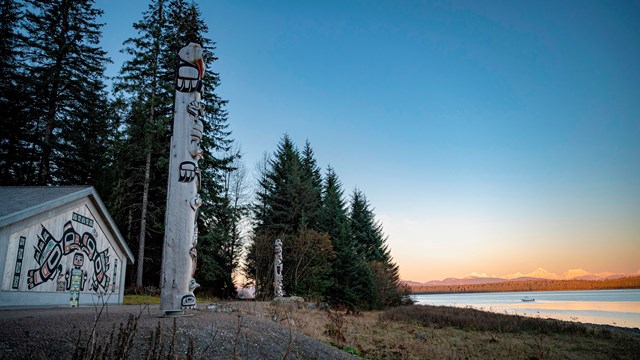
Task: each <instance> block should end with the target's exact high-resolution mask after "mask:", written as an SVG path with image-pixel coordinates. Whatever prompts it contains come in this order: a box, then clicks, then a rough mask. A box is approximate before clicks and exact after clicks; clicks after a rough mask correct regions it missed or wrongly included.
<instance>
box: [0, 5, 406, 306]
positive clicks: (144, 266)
mask: <svg viewBox="0 0 640 360" xmlns="http://www.w3.org/2000/svg"><path fill="white" fill-rule="evenodd" d="M0 10H1V13H0V121H1V124H0V125H1V126H2V137H1V138H0V185H3V186H6V185H22V186H24V185H93V186H95V187H96V189H97V191H98V193H99V194H100V196H101V197H102V199H103V200H104V201H105V203H106V205H107V207H108V209H109V211H110V213H111V215H112V217H113V218H114V220H115V221H116V223H117V225H118V227H119V229H120V232H121V233H122V234H123V236H124V237H125V240H126V242H127V244H128V245H129V247H130V248H131V249H132V251H133V252H134V253H135V254H137V261H136V264H135V265H134V266H135V268H132V269H129V271H128V272H127V273H128V277H129V279H128V280H127V283H129V284H131V285H132V286H133V287H135V288H143V287H146V286H158V284H159V279H160V271H161V259H162V242H163V238H164V217H165V210H166V197H167V182H168V164H169V150H170V149H169V146H170V139H171V135H172V125H173V106H174V96H175V91H174V89H173V81H174V74H175V71H176V54H177V52H178V51H179V49H180V48H182V47H183V46H185V45H187V44H188V43H190V42H196V43H200V44H201V45H202V46H203V48H204V49H205V56H204V59H205V65H206V69H207V71H206V72H205V78H204V93H203V94H202V101H203V103H204V104H205V113H206V115H205V119H204V121H203V123H204V132H203V137H202V139H201V142H200V146H201V148H202V150H203V153H204V156H203V158H202V159H201V160H200V167H201V169H200V170H201V187H202V190H201V193H200V195H201V197H202V199H203V205H202V206H201V207H200V215H199V218H198V228H199V240H198V245H197V246H198V248H197V251H198V264H197V273H196V279H197V281H198V283H200V284H201V288H200V289H201V290H202V291H205V292H208V293H209V294H210V295H214V296H219V297H233V296H235V293H236V289H235V284H234V281H233V274H234V272H236V271H238V270H244V271H245V272H246V275H247V277H248V279H250V280H251V281H252V282H253V283H254V284H255V286H256V289H257V294H258V297H260V298H269V297H271V296H272V292H273V287H272V282H273V243H274V240H275V239H276V238H280V239H281V240H282V241H283V244H284V285H285V289H284V290H285V292H286V293H287V294H290V295H293V294H295V295H302V296H306V297H310V298H314V299H318V300H326V301H330V302H333V303H339V304H344V305H346V306H348V307H351V308H364V309H366V308H380V307H384V306H388V305H394V304H399V303H401V302H402V301H403V300H405V299H406V295H407V291H406V290H404V289H403V288H401V287H400V284H399V279H398V266H397V265H396V264H395V263H394V262H393V260H392V258H391V255H390V252H389V249H388V247H387V245H386V239H385V236H384V234H383V232H382V227H381V224H379V223H378V222H376V221H375V216H374V213H373V210H372V208H371V205H370V204H369V203H368V201H367V200H366V198H365V195H364V193H363V192H362V191H359V190H354V192H353V194H352V195H351V197H350V199H349V205H348V206H347V201H346V200H345V199H344V197H343V190H342V189H341V184H340V181H339V180H338V176H337V175H336V173H335V172H334V171H333V170H332V169H331V168H329V169H327V171H326V173H325V175H324V176H322V174H321V171H320V169H319V167H318V166H317V164H316V160H315V158H314V154H313V150H312V148H311V146H310V144H309V143H306V144H305V147H304V148H303V149H302V151H300V150H298V149H297V148H296V146H295V145H294V144H293V142H292V141H291V139H289V138H288V137H287V136H285V137H284V138H283V139H282V141H281V143H280V144H279V146H278V148H277V150H276V151H275V152H274V154H273V157H272V158H271V159H268V160H266V161H265V162H264V163H263V164H262V171H261V174H260V179H258V185H257V192H256V194H255V199H256V200H255V202H254V203H253V204H251V203H250V202H249V200H248V199H249V198H250V194H248V190H247V189H248V188H249V185H248V184H247V178H246V173H245V170H244V167H243V164H242V162H241V159H240V154H239V152H238V151H237V150H234V149H237V147H236V146H235V145H234V139H233V138H232V137H231V132H230V131H229V130H228V113H227V111H226V104H227V101H226V100H224V99H222V98H220V96H219V95H218V93H217V89H218V87H219V86H220V76H219V75H218V73H216V71H215V61H216V60H217V58H216V56H215V53H214V51H215V43H214V42H213V41H212V40H211V39H209V38H207V37H206V36H205V34H207V32H208V28H207V25H206V24H205V23H204V21H203V19H202V14H201V12H200V10H199V8H198V6H197V5H196V4H195V3H193V2H191V1H187V0H150V1H149V6H148V8H147V10H146V11H144V12H143V13H142V14H141V15H140V18H139V20H138V21H136V22H135V23H134V24H132V27H133V29H134V30H135V35H134V36H133V37H131V38H129V39H127V40H126V41H124V43H123V46H122V49H121V52H123V53H124V54H126V55H127V60H126V61H124V63H123V64H122V66H121V67H120V71H119V73H118V75H117V76H116V77H115V78H113V79H107V77H106V76H105V65H106V64H107V63H109V62H110V59H109V58H108V57H107V54H106V52H105V51H104V50H103V49H102V48H101V46H100V40H101V36H102V30H101V29H102V26H103V24H102V23H101V20H100V18H101V16H102V14H103V12H102V10H100V9H98V8H96V6H95V2H94V0H74V1H68V0H0ZM108 82H111V84H112V87H111V89H109V88H108V86H107V83H108ZM247 224H253V225H251V227H252V229H249V230H252V231H248V232H249V233H251V234H252V235H251V236H250V237H248V238H247V237H244V236H243V234H244V233H247V231H246V230H247V229H246V228H247V227H248V225H247ZM247 243H248V248H245V245H246V244H247ZM243 255H246V266H244V268H243V269H240V266H241V263H242V259H243Z"/></svg>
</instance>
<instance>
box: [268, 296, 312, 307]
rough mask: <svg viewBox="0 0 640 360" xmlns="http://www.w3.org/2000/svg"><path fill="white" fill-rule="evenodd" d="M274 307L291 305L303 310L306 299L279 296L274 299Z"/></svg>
mask: <svg viewBox="0 0 640 360" xmlns="http://www.w3.org/2000/svg"><path fill="white" fill-rule="evenodd" d="M273 304H274V305H289V306H294V305H295V306H296V307H297V308H298V309H302V308H303V307H304V306H305V302H304V299H303V298H301V297H300V296H278V297H276V298H274V299H273Z"/></svg>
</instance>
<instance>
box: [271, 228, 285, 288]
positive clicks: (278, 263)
mask: <svg viewBox="0 0 640 360" xmlns="http://www.w3.org/2000/svg"><path fill="white" fill-rule="evenodd" d="M273 254H274V257H275V258H274V264H273V267H274V269H273V292H274V295H275V296H276V297H282V296H284V291H282V241H281V240H280V239H276V242H275V248H274V250H273Z"/></svg>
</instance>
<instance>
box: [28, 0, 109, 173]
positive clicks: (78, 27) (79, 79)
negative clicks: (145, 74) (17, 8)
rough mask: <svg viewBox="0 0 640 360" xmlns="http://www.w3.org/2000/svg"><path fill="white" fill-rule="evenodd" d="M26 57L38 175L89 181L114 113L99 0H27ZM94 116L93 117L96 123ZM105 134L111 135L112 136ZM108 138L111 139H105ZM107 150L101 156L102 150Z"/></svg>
mask: <svg viewBox="0 0 640 360" xmlns="http://www.w3.org/2000/svg"><path fill="white" fill-rule="evenodd" d="M27 3H28V4H29V6H28V7H26V11H25V17H24V21H23V23H22V26H23V30H24V32H25V51H24V55H25V59H24V60H25V65H26V72H27V76H28V78H29V82H28V84H29V87H28V88H27V89H25V90H26V92H25V94H26V95H30V96H31V98H30V99H29V104H30V106H29V108H28V111H27V114H26V116H27V117H28V118H29V119H30V120H31V121H34V122H35V124H34V126H33V133H34V134H38V136H37V137H36V136H34V137H32V139H33V144H30V146H31V148H32V149H33V152H32V156H34V157H35V158H36V164H35V165H36V166H35V170H36V171H35V181H34V182H35V183H37V184H41V185H45V184H87V183H91V182H92V181H91V178H92V177H93V176H96V175H98V174H100V173H101V172H102V170H103V168H104V167H105V164H104V163H103V162H102V161H101V160H100V158H101V155H102V154H104V153H105V152H106V146H107V144H108V134H110V129H111V126H112V125H111V124H110V123H109V121H110V119H111V116H109V115H106V114H109V111H110V108H109V106H108V102H107V100H106V93H105V90H104V89H105V85H104V69H105V64H106V62H108V61H109V59H108V58H107V57H106V52H105V51H103V50H102V49H101V48H100V47H99V46H98V44H99V41H100V36H101V30H100V29H101V27H102V24H99V23H97V19H98V17H100V16H101V15H102V10H98V9H96V8H94V1H93V0H77V1H66V0H48V1H40V0H27ZM89 124H90V125H89ZM105 137H106V138H105ZM103 144H104V145H103ZM97 155H100V156H97Z"/></svg>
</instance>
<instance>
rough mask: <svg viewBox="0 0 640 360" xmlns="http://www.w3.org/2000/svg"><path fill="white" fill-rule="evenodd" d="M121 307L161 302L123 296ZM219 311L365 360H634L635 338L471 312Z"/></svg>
mask: <svg viewBox="0 0 640 360" xmlns="http://www.w3.org/2000/svg"><path fill="white" fill-rule="evenodd" d="M212 301H215V300H214V299H198V302H199V303H200V304H208V303H209V302H212ZM125 302H126V303H131V304H133V303H136V304H139V303H158V302H159V300H158V298H157V297H149V298H144V297H142V296H140V295H137V296H129V295H128V296H125ZM220 305H223V306H226V307H229V308H232V309H234V311H236V312H237V313H238V316H257V317H264V318H267V319H270V320H272V321H275V322H278V323H281V324H282V325H283V326H287V327H290V328H292V329H294V330H298V331H300V332H302V333H304V334H306V335H308V336H310V337H312V338H315V339H317V340H320V341H322V342H325V343H328V344H331V345H333V346H335V347H338V348H340V349H343V350H344V351H347V352H350V353H352V354H354V355H357V356H360V357H362V358H366V359H530V360H533V359H540V360H542V359H640V332H634V331H621V330H619V329H616V328H611V327H606V326H594V325H586V324H580V323H573V322H565V321H559V320H552V319H541V318H530V317H524V316H517V315H506V314H496V313H489V312H484V311H479V310H475V309H470V308H453V307H445V306H417V305H413V306H411V305H410V306H402V307H396V308H392V309H388V310H385V311H370V312H360V313H356V314H354V313H347V312H346V311H340V310H320V309H316V308H308V307H303V308H297V307H295V306H290V305H273V304H272V303H270V302H254V301H245V302H227V303H224V304H220Z"/></svg>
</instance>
